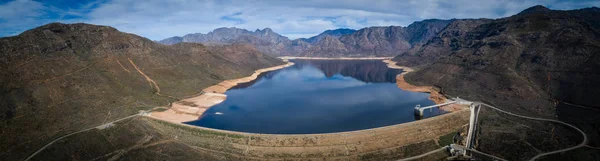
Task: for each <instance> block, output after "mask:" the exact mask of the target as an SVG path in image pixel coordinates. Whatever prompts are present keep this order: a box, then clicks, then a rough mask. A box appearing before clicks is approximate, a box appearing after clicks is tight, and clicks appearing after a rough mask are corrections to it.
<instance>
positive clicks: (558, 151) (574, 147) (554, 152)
mask: <svg viewBox="0 0 600 161" xmlns="http://www.w3.org/2000/svg"><path fill="white" fill-rule="evenodd" d="M481 104H482V105H484V106H487V107H489V108H492V109H494V110H496V111H500V112H502V113H505V114H508V115H512V116H516V117H520V118H524V119H530V120H537V121H548V122H554V123H559V124H563V125H565V126H568V127H571V128H573V129H575V130H577V131H578V132H579V133H581V135H582V136H583V141H581V143H580V144H578V145H575V146H573V147H570V148H565V149H560V150H555V151H551V152H545V153H541V154H538V155H536V156H534V157H533V158H531V159H529V160H530V161H534V160H536V159H538V158H540V157H543V156H546V155H550V154H556V153H562V152H566V151H569V150H573V149H577V148H581V147H584V146H585V145H586V144H587V142H588V137H587V135H586V134H585V132H583V130H581V129H579V128H577V127H575V126H573V125H571V124H568V123H566V122H562V121H558V120H552V119H545V118H535V117H529V116H523V115H518V114H514V113H511V112H508V111H504V110H501V109H499V108H497V107H494V106H491V105H488V104H485V103H481Z"/></svg>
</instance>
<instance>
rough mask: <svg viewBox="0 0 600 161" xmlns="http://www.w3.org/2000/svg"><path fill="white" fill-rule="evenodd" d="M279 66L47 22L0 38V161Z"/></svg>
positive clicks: (239, 49) (252, 55)
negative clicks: (11, 35) (214, 85)
mask: <svg viewBox="0 0 600 161" xmlns="http://www.w3.org/2000/svg"><path fill="white" fill-rule="evenodd" d="M280 64H283V62H282V61H281V60H278V59H276V58H272V57H269V56H265V55H263V54H261V53H260V52H259V51H258V50H256V49H255V48H253V47H251V46H246V45H230V46H221V47H205V46H203V45H201V44H189V43H180V44H176V45H173V46H167V45H162V44H158V43H155V42H152V41H150V40H148V39H146V38H143V37H139V36H136V35H132V34H126V33H122V32H119V31H117V30H116V29H114V28H111V27H105V26H95V25H88V24H60V23H52V24H48V25H45V26H41V27H38V28H36V29H32V30H29V31H26V32H24V33H22V34H20V35H18V36H15V37H8V38H2V39H0V68H1V69H3V70H0V77H1V79H0V118H1V121H0V129H1V130H0V142H1V143H2V144H0V158H3V160H4V159H6V160H20V159H24V157H27V155H29V154H31V153H32V152H33V151H34V150H37V149H38V148H40V147H41V146H43V145H44V144H46V143H48V142H49V141H51V140H52V139H55V138H57V137H58V136H61V135H64V134H67V133H70V132H74V131H78V130H81V129H83V128H87V127H92V126H97V125H99V124H100V123H102V122H110V121H112V120H116V119H118V118H122V117H124V116H128V115H132V114H135V113H137V112H138V110H148V109H150V108H152V107H156V106H159V105H167V104H168V103H169V102H172V101H173V100H174V99H173V98H181V97H185V96H190V95H194V94H197V93H198V92H199V91H200V90H201V89H202V88H204V87H207V86H209V85H212V84H215V83H217V82H220V81H222V80H225V79H231V78H236V77H242V76H245V75H249V74H250V73H252V72H253V71H254V70H256V69H259V68H265V67H269V66H275V65H280Z"/></svg>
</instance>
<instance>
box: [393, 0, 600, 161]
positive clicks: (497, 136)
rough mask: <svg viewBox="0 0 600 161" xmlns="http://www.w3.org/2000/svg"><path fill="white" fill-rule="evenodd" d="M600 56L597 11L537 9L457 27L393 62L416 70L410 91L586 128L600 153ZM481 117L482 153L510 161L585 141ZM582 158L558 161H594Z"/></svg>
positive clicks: (563, 131)
mask: <svg viewBox="0 0 600 161" xmlns="http://www.w3.org/2000/svg"><path fill="white" fill-rule="evenodd" d="M598 53H600V10H599V9H598V8H596V7H593V8H585V9H579V10H570V11H557V10H549V9H547V8H545V7H542V6H534V7H531V8H528V9H526V10H524V11H523V12H521V13H519V14H517V15H514V16H510V17H506V18H501V19H495V20H487V19H472V20H455V21H453V22H452V23H450V24H449V25H448V26H447V27H445V28H444V29H443V30H442V31H440V32H439V33H438V34H437V35H436V36H435V37H433V38H432V39H431V40H430V41H428V42H427V43H425V44H424V45H423V46H421V47H420V48H418V49H414V50H410V51H407V52H404V53H402V54H400V55H398V56H397V57H395V58H394V59H393V60H395V61H397V62H398V64H399V65H403V66H411V67H414V68H416V69H417V70H416V71H415V72H412V73H409V74H407V75H406V80H407V81H409V82H411V83H414V84H421V85H433V86H437V87H439V88H441V89H443V92H445V93H446V94H449V95H452V96H460V97H461V98H468V99H471V100H481V101H484V102H488V103H489V104H493V105H495V106H498V107H501V108H502V109H504V110H507V111H511V112H514V113H518V114H523V115H527V116H536V117H546V118H554V119H556V118H558V119H562V120H563V121H567V122H570V123H573V124H575V125H577V126H578V127H582V128H584V131H586V132H587V133H588V136H590V137H591V138H594V139H592V140H591V141H590V143H589V144H591V145H600V140H599V139H597V138H599V136H600V133H599V132H598V129H599V128H600V127H598V126H597V124H594V123H593V122H598V121H600V120H599V119H598V117H596V116H597V115H598V112H595V111H594V110H593V109H594V108H596V109H597V108H598V107H600V100H598V99H596V97H597V93H598V92H597V91H599V90H600V86H599V85H598V84H600V55H599V54H598ZM572 104H575V105H572ZM582 107H587V108H583V109H582ZM590 109H591V110H590ZM582 110H585V111H586V112H581V111H582ZM575 114H576V115H575ZM482 115H483V116H484V117H483V120H484V122H483V123H482V125H481V126H482V127H481V131H480V133H479V134H478V147H477V149H478V150H480V151H483V152H488V153H493V154H496V156H500V157H503V158H505V159H508V160H525V159H527V158H530V157H533V156H534V155H536V154H537V153H539V151H540V150H541V151H551V150H553V149H560V148H564V147H566V146H572V145H574V144H577V143H578V142H580V141H581V136H579V135H576V134H574V132H573V130H572V129H569V128H565V127H562V126H558V125H552V124H541V123H537V122H532V121H529V122H527V121H524V120H523V119H518V118H514V117H509V116H505V115H500V114H497V113H495V112H493V111H490V110H484V111H482ZM584 119H585V121H584ZM530 127H535V129H537V130H532V129H531V128H530ZM506 129H511V131H506ZM539 130H541V131H539ZM499 131H504V132H499ZM523 133H527V135H523ZM555 136H566V137H555ZM570 136H572V137H570ZM498 147H511V148H512V149H520V150H519V151H511V150H507V149H501V148H498ZM578 152H580V153H581V154H577V155H576V154H575V153H576V152H574V153H570V154H564V157H563V158H561V157H553V158H555V159H556V160H561V159H567V158H570V159H568V160H591V159H590V158H588V159H582V158H580V159H575V157H583V156H589V155H588V154H587V153H586V152H585V151H578ZM570 155H574V156H570ZM546 159H549V158H546Z"/></svg>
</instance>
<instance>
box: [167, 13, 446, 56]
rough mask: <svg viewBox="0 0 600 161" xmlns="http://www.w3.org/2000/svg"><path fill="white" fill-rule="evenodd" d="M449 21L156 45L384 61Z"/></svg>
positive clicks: (221, 35) (228, 34) (207, 37)
mask: <svg viewBox="0 0 600 161" xmlns="http://www.w3.org/2000/svg"><path fill="white" fill-rule="evenodd" d="M451 21H452V20H438V19H429V20H423V21H418V22H415V23H413V24H411V25H409V26H407V27H401V26H389V27H369V28H363V29H360V30H352V29H335V30H327V31H324V32H323V33H321V34H319V35H317V36H314V37H311V38H308V39H306V38H300V39H296V40H289V39H288V38H286V37H284V36H281V35H279V34H277V33H275V32H273V31H272V30H271V29H268V28H267V29H264V30H256V31H254V32H251V31H248V30H245V29H238V28H218V29H215V30H214V31H212V32H209V33H207V34H200V33H196V34H188V35H185V36H183V37H171V38H167V39H164V40H161V41H159V42H160V43H163V44H167V45H170V44H176V43H179V42H196V43H203V44H206V45H222V44H233V43H243V44H251V45H254V46H255V47H256V48H257V49H259V50H260V51H262V52H264V53H266V54H269V55H272V56H314V57H386V56H395V55H398V54H400V53H402V52H404V51H407V50H409V49H411V48H412V47H414V46H420V45H421V44H422V43H424V42H426V41H427V40H429V39H430V38H432V37H433V36H435V35H436V33H437V32H439V31H440V30H441V29H442V28H444V27H445V26H446V25H448V24H449V23H450V22H451ZM334 39H336V40H334ZM340 43H341V45H340Z"/></svg>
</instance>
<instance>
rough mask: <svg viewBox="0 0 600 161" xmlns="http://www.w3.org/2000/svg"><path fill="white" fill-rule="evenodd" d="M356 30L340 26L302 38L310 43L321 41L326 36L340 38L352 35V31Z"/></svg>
mask: <svg viewBox="0 0 600 161" xmlns="http://www.w3.org/2000/svg"><path fill="white" fill-rule="evenodd" d="M354 32H356V30H353V29H345V28H340V29H335V30H325V31H323V32H322V33H320V34H319V35H317V36H313V37H310V38H308V39H303V38H301V39H302V40H303V41H305V42H308V43H315V42H319V41H321V40H322V39H323V38H325V36H331V37H334V38H339V37H342V36H344V35H350V34H352V33H354Z"/></svg>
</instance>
